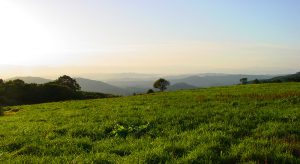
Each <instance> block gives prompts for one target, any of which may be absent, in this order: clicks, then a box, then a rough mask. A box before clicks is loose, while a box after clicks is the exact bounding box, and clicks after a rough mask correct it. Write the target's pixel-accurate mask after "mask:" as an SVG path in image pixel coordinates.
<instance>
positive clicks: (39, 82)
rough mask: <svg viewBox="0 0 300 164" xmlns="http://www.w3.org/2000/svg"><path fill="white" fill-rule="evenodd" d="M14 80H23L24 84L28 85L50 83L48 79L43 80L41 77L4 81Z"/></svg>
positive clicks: (14, 78)
mask: <svg viewBox="0 0 300 164" xmlns="http://www.w3.org/2000/svg"><path fill="white" fill-rule="evenodd" d="M16 79H20V80H23V81H24V82H25V83H28V84H31V83H36V84H44V83H48V82H50V81H52V80H50V79H45V78H41V77H32V76H25V77H13V78H9V79H6V81H8V80H16Z"/></svg>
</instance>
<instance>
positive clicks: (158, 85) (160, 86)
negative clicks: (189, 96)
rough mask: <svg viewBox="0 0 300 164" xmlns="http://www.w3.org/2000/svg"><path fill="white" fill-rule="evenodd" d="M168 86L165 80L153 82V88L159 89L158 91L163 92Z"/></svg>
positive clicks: (168, 83)
mask: <svg viewBox="0 0 300 164" xmlns="http://www.w3.org/2000/svg"><path fill="white" fill-rule="evenodd" d="M169 85H170V82H169V81H167V80H165V79H162V78H160V79H158V80H156V81H155V82H154V84H153V87H154V88H157V89H159V90H160V91H162V92H163V91H164V90H166V89H167V86H169Z"/></svg>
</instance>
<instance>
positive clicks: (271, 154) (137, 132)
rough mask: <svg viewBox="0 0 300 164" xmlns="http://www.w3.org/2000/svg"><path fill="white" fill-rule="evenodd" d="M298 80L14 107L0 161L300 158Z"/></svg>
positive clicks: (2, 120)
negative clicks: (295, 81) (294, 81)
mask: <svg viewBox="0 0 300 164" xmlns="http://www.w3.org/2000/svg"><path fill="white" fill-rule="evenodd" d="M299 127H300V84H299V83H282V84H262V85H245V86H232V87H216V88H209V89H197V90H186V91H177V92H169V93H156V94H150V95H141V96H132V97H123V98H112V99H100V100H85V101H68V102H60V103H48V104H40V105H31V106H17V107H11V108H10V111H7V112H5V116H2V117H0V163H15V162H17V163H18V162H22V163H24V162H25V163H26V162H29V163H240V162H241V163H243V162H250V163H251V162H253V163H256V162H259V163H274V162H275V163H299V162H300V128H299Z"/></svg>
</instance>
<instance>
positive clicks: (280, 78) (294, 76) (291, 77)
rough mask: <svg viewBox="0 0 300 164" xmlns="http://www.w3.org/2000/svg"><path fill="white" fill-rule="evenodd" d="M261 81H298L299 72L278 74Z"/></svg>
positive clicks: (299, 80)
mask: <svg viewBox="0 0 300 164" xmlns="http://www.w3.org/2000/svg"><path fill="white" fill-rule="evenodd" d="M262 82H265V83H268V82H300V72H298V73H295V74H290V75H285V76H278V77H274V78H271V79H265V80H262Z"/></svg>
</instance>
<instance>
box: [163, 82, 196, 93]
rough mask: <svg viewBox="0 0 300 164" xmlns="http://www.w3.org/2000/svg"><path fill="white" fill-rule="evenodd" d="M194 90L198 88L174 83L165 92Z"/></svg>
mask: <svg viewBox="0 0 300 164" xmlns="http://www.w3.org/2000/svg"><path fill="white" fill-rule="evenodd" d="M195 88H198V87H196V86H193V85H190V84H187V83H176V84H173V85H171V86H170V87H169V88H168V89H167V90H169V91H176V90H182V89H195Z"/></svg>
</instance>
